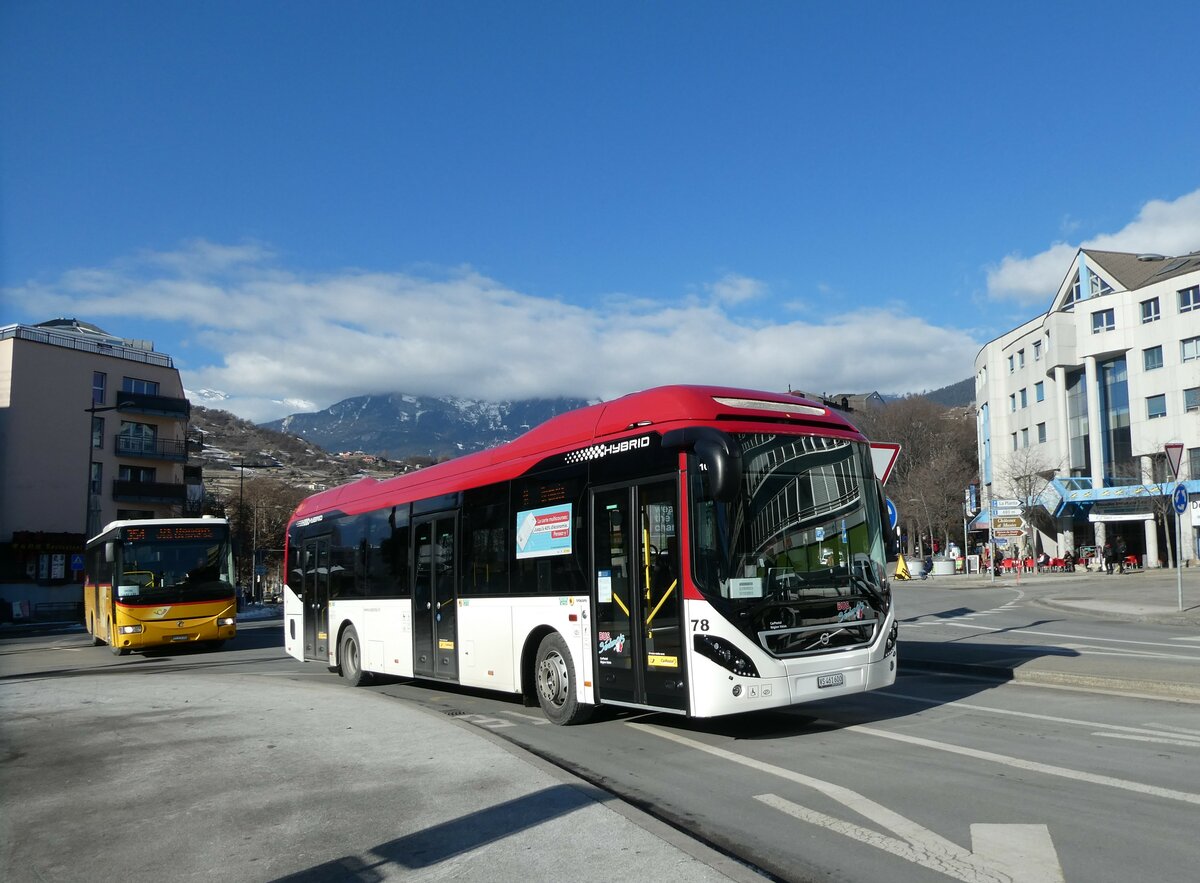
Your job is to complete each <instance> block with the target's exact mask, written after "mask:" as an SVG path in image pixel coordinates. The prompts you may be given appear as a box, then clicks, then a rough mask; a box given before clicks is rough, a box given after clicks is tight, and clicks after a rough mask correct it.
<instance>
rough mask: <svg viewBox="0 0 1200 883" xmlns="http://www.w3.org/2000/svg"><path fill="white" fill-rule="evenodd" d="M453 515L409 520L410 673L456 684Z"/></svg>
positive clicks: (447, 514)
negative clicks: (411, 545) (411, 575)
mask: <svg viewBox="0 0 1200 883" xmlns="http://www.w3.org/2000/svg"><path fill="white" fill-rule="evenodd" d="M454 541H455V514H454V513H453V512H448V513H443V514H441V515H434V516H432V517H429V518H420V519H414V520H413V543H414V545H415V548H414V550H413V551H414V555H413V561H414V562H415V564H416V571H417V572H416V576H415V578H414V579H413V674H415V675H417V676H418V677H422V676H423V677H430V678H442V679H445V680H452V681H456V680H458V628H457V622H458V620H457V614H458V607H457V604H458V594H457V592H456V591H455V576H456V574H455V570H454V567H455V560H456V556H455V554H454V551H455V549H454Z"/></svg>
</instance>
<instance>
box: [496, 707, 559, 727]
mask: <svg viewBox="0 0 1200 883" xmlns="http://www.w3.org/2000/svg"><path fill="white" fill-rule="evenodd" d="M501 714H507V715H510V716H512V717H519V718H520V719H521V720H523V721H525V722H526V723H530V724H536V725H537V726H541V725H542V724H548V723H550V721H549V720H547V719H546V718H544V717H538V716H537V715H536V714H522V713H521V712H519V711H508V710H507V709H501Z"/></svg>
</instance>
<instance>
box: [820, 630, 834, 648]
mask: <svg viewBox="0 0 1200 883" xmlns="http://www.w3.org/2000/svg"><path fill="white" fill-rule="evenodd" d="M832 637H833V636H832V635H831V634H829V632H821V646H822V647H827V646H829V639H830V638H832Z"/></svg>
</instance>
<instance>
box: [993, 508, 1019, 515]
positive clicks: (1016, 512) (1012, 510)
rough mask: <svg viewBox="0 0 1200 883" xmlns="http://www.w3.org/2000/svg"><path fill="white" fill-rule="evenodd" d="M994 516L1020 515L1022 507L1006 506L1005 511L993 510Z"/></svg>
mask: <svg viewBox="0 0 1200 883" xmlns="http://www.w3.org/2000/svg"><path fill="white" fill-rule="evenodd" d="M992 514H993V515H1020V514H1021V507H1020V506H1005V507H1004V508H1003V509H993V510H992Z"/></svg>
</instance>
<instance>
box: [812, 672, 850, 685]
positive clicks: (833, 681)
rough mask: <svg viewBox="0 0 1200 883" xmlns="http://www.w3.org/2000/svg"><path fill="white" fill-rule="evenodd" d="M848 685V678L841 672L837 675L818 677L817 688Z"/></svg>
mask: <svg viewBox="0 0 1200 883" xmlns="http://www.w3.org/2000/svg"><path fill="white" fill-rule="evenodd" d="M845 683H846V676H845V675H844V674H842V673H841V672H840V671H839V672H838V673H837V674H835V675H817V688H818V689H820V688H821V687H840V686H842V685H843V684H845Z"/></svg>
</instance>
